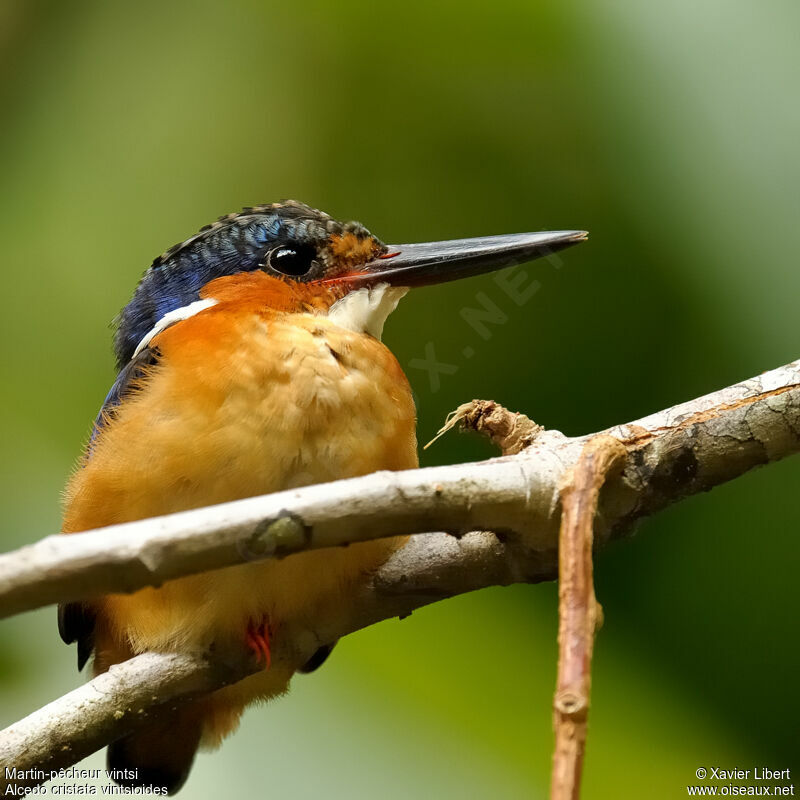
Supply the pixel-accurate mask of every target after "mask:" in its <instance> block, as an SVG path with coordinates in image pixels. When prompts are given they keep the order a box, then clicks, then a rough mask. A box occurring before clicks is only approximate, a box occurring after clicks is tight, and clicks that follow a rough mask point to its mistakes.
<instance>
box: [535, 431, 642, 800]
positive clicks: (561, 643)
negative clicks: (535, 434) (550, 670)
mask: <svg viewBox="0 0 800 800" xmlns="http://www.w3.org/2000/svg"><path fill="white" fill-rule="evenodd" d="M626 455H627V450H626V448H625V446H624V445H623V444H622V443H621V442H620V441H619V440H618V439H615V438H614V437H612V436H608V435H604V434H600V435H598V436H595V437H593V438H591V439H589V441H588V442H587V443H586V445H585V446H584V448H583V450H582V451H581V454H580V456H579V457H578V460H577V462H576V464H575V466H574V468H573V469H572V470H571V471H570V472H569V473H568V474H567V477H566V480H565V483H564V485H563V487H562V489H561V530H560V534H559V558H558V560H559V567H558V576H559V585H558V615H559V623H558V677H557V679H556V691H555V697H554V700H553V725H554V727H555V739H556V741H555V749H554V751H553V772H552V780H551V785H550V797H551V800H577V798H578V797H580V784H581V772H582V769H583V753H584V749H585V744H586V722H587V718H588V714H589V693H590V688H591V667H592V652H593V650H594V635H595V631H596V629H597V628H598V627H599V622H600V619H601V614H602V612H601V611H600V606H599V605H598V603H597V599H596V598H595V594H594V583H593V574H592V573H593V569H592V544H593V540H594V535H593V531H594V519H595V514H596V512H597V501H598V498H599V495H600V488H601V487H602V485H603V483H604V482H605V480H606V476H607V475H608V474H609V472H610V471H611V470H613V469H615V468H617V467H620V466H621V465H622V464H623V463H624V462H625V458H626Z"/></svg>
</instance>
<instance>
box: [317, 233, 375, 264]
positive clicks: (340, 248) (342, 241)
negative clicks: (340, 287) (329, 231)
mask: <svg viewBox="0 0 800 800" xmlns="http://www.w3.org/2000/svg"><path fill="white" fill-rule="evenodd" d="M328 249H329V251H330V254H331V256H333V259H334V261H335V262H336V263H337V265H339V266H341V267H344V268H352V267H354V266H356V265H358V264H364V263H366V262H367V261H371V260H372V259H373V258H377V257H378V256H379V255H380V254H381V253H382V252H383V246H382V245H381V244H380V243H379V242H377V241H376V240H375V239H373V238H372V237H371V236H367V237H359V236H356V235H355V234H354V233H344V234H338V233H337V234H334V235H333V236H331V238H330V239H329V240H328Z"/></svg>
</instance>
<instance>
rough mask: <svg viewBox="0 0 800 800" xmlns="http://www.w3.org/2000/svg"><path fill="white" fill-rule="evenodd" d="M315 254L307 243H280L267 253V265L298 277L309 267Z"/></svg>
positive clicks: (283, 273)
mask: <svg viewBox="0 0 800 800" xmlns="http://www.w3.org/2000/svg"><path fill="white" fill-rule="evenodd" d="M316 255H317V252H316V250H315V249H314V248H313V247H311V246H310V245H307V244H288V245H282V246H281V247H276V248H275V249H274V250H270V252H269V253H268V254H267V266H269V267H271V268H272V269H274V270H275V272H280V273H281V274H282V275H290V276H292V277H294V278H299V277H300V276H301V275H305V274H306V273H307V272H308V271H309V270H310V269H311V266H312V264H313V262H314V258H315V257H316Z"/></svg>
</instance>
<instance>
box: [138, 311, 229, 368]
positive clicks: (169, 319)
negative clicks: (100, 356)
mask: <svg viewBox="0 0 800 800" xmlns="http://www.w3.org/2000/svg"><path fill="white" fill-rule="evenodd" d="M216 304H217V301H216V300H214V298H213V297H208V298H206V299H205V300H195V302H194V303H189V305H188V306H182V307H181V308H176V309H174V310H173V311H168V312H167V313H166V314H164V316H163V317H161V319H160V320H159V321H158V322H157V323H156V324H155V327H154V328H153V330H151V331H150V333H148V334H147V335H145V336H144V338H143V339H142V341H141V342H139V344H138V345H137V346H136V350H134V351H133V355H132V356H131V358H136V356H138V355H139V353H141V352H142V350H144V349H145V347H147V345H149V344H150V342H151V341H153V339H155V337H156V336H158V334H159V333H161V331H163V330H166V329H167V328H169V326H170V325H174V324H175V323H176V322H180V321H181V320H184V319H189V317H193V316H194V315H195V314H199V313H200V312H201V311H205V310H206V309H207V308H211V306H215V305H216Z"/></svg>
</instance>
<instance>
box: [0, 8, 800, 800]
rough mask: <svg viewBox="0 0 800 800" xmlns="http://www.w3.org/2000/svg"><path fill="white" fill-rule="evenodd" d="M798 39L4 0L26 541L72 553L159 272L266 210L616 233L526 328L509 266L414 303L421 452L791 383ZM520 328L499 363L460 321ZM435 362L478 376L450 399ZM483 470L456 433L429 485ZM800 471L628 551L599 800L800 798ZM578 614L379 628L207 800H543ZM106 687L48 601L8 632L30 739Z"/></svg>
mask: <svg viewBox="0 0 800 800" xmlns="http://www.w3.org/2000/svg"><path fill="white" fill-rule="evenodd" d="M798 24H800V9H799V8H798V5H797V4H796V3H791V2H777V0H776V2H770V3H760V4H759V3H756V2H754V0H751V1H750V2H740V1H738V0H727V1H726V2H723V0H699V2H698V0H695V1H694V2H689V0H678V1H677V2H675V3H669V4H666V3H663V4H662V3H641V2H639V3H637V2H633V0H627V2H625V1H624V0H598V1H597V2H592V0H582V1H579V0H571V1H569V2H565V3H556V2H534V3H530V2H529V3H524V2H521V0H514V1H513V2H512V1H511V0H500V1H499V2H496V3H493V4H486V3H470V2H460V3H455V2H443V3H439V4H433V3H418V2H413V1H412V2H406V3H403V4H399V5H397V6H391V5H385V6H377V5H376V4H374V3H367V2H356V0H352V1H349V0H338V2H334V3H321V2H308V3H304V4H298V3H266V2H255V0H250V1H249V2H248V0H236V1H235V2H229V3H225V4H221V3H211V2H204V1H202V0H199V1H196V2H194V3H190V2H186V1H185V0H175V1H174V2H171V3H164V2H153V0H142V2H139V3H136V4H133V3H121V2H100V1H99V0H94V1H93V2H89V1H88V0H86V1H84V2H77V1H76V2H72V3H56V2H35V1H34V0H0V113H1V114H2V125H0V186H2V192H0V242H1V243H2V246H1V250H0V252H2V259H3V264H4V266H3V275H4V284H3V288H4V292H3V301H4V303H3V314H2V315H1V316H0V343H1V344H0V348H2V351H1V352H2V364H3V376H4V377H3V381H2V383H1V384H0V413H1V414H2V431H3V436H2V446H3V453H2V457H0V470H2V475H0V478H2V480H0V493H2V498H1V499H0V508H2V522H0V537H2V538H1V539H0V546H2V549H11V548H13V547H16V546H19V545H21V544H23V543H25V542H29V541H32V540H34V539H36V538H38V537H40V536H42V535H44V534H46V533H48V532H51V531H54V530H56V529H57V528H58V522H59V514H58V497H59V491H60V489H61V487H62V485H63V483H64V480H65V478H66V476H67V474H68V473H69V470H70V468H71V465H72V463H73V461H74V459H75V457H76V456H77V454H78V451H79V448H80V444H81V442H82V440H83V439H84V437H85V436H86V434H87V431H88V428H89V425H90V421H91V419H92V417H93V415H94V413H95V411H96V409H97V407H98V406H99V404H100V402H101V400H102V398H103V396H104V395H105V392H106V390H107V388H108V385H109V383H110V381H111V380H112V374H113V373H112V358H111V354H110V333H109V330H108V328H107V325H108V322H109V320H110V319H111V318H112V317H113V316H114V314H115V313H116V311H117V310H118V309H119V308H120V307H121V306H122V305H123V304H124V302H125V301H126V299H127V297H128V296H129V294H130V292H131V290H132V288H133V286H134V284H135V282H136V280H137V279H138V277H139V275H140V274H141V272H142V271H143V270H144V268H145V267H146V266H147V265H148V264H149V263H150V261H151V260H152V258H153V257H154V256H155V255H157V254H158V253H160V252H161V251H162V250H164V249H166V247H168V246H169V245H171V244H173V243H174V242H176V241H179V240H180V239H182V238H184V237H186V236H187V235H189V234H191V233H193V232H194V231H195V230H196V229H197V228H198V227H199V226H200V225H202V224H204V223H206V222H208V221H210V220H212V219H213V218H215V217H216V216H218V215H220V214H222V213H226V212H228V211H232V210H235V209H237V208H239V207H241V206H244V205H250V204H255V203H261V202H270V201H273V200H276V199H278V198H281V197H295V198H297V199H300V200H303V201H305V202H308V203H310V204H312V205H315V206H318V207H320V208H324V209H325V210H327V211H329V212H330V213H332V214H334V215H336V216H339V217H344V218H355V219H360V220H361V221H363V222H364V223H365V224H367V225H368V226H369V227H370V228H371V229H372V230H373V231H375V232H376V233H377V234H378V235H379V236H381V237H382V238H384V239H385V240H387V241H413V240H425V239H434V238H453V237H458V236H469V235H479V234H487V233H502V232H513V231H524V230H537V229H546V228H586V229H588V230H589V231H591V233H592V238H591V240H590V242H589V243H588V244H584V245H581V246H580V247H578V248H575V249H574V250H570V251H568V252H566V253H563V254H561V258H560V260H559V263H553V262H546V261H542V262H537V263H535V264H533V265H531V266H529V267H526V268H525V274H526V276H527V277H526V278H525V280H526V282H527V283H526V285H529V284H530V282H531V281H534V280H536V281H538V282H539V284H540V286H539V289H538V291H537V292H536V293H535V294H534V295H533V296H532V298H531V299H530V300H529V301H528V302H526V303H524V304H522V305H521V306H518V305H516V304H515V303H513V302H512V301H511V300H510V299H509V297H508V296H507V295H505V294H504V293H503V291H502V288H501V287H500V286H499V285H498V283H497V281H496V280H495V278H494V277H492V276H486V277H483V278H476V279H472V280H470V281H465V282H463V283H461V284H450V285H446V286H441V287H436V288H431V289H426V290H420V291H418V292H415V293H413V294H412V296H410V297H408V298H407V299H406V300H404V301H403V303H402V304H401V307H400V309H399V311H398V312H397V313H396V314H395V315H394V317H393V318H392V319H391V320H390V321H389V323H388V325H387V328H386V332H385V336H384V339H385V341H386V342H387V344H388V345H389V346H390V347H391V348H392V349H393V350H394V351H395V353H396V354H397V355H398V357H399V359H400V361H401V363H402V364H403V365H404V366H405V367H406V368H407V371H408V374H409V378H410V379H411V381H412V385H413V387H414V391H415V395H416V399H417V404H418V411H419V417H420V423H419V431H420V440H421V441H423V442H424V441H427V440H428V439H429V438H430V437H431V436H432V434H433V433H434V432H435V431H436V429H437V428H438V426H439V425H440V424H441V421H442V420H443V418H444V416H445V415H446V414H447V412H448V411H450V410H452V409H453V408H455V407H456V406H457V405H459V404H460V403H461V402H463V401H465V400H468V399H471V398H473V397H491V398H494V399H496V400H498V401H500V402H502V403H504V404H505V405H506V406H508V407H509V408H512V409H517V410H522V411H525V412H526V413H528V414H530V415H531V416H533V417H534V418H535V419H536V420H537V421H538V422H540V423H542V424H545V425H547V426H548V427H555V428H559V429H561V430H563V431H565V432H566V433H583V432H588V431H591V430H597V429H600V428H603V427H605V426H608V425H611V424H614V423H617V422H622V421H625V420H628V419H633V418H635V417H637V416H641V415H644V414H646V413H649V412H651V411H654V410H657V409H659V408H661V407H664V406H667V405H671V404H673V403H675V402H678V401H681V400H685V399H688V398H690V397H693V396H696V395H698V394H701V393H704V392H707V391H712V390H714V389H716V388H719V387H721V386H723V385H726V384H729V383H732V382H734V381H736V380H739V379H742V378H745V377H749V376H750V375H753V374H756V373H758V372H760V371H762V370H765V369H768V368H771V367H773V366H777V365H779V364H782V363H785V362H787V361H790V360H792V359H793V358H796V357H797V356H798V338H800V337H798V334H797V328H796V324H797V313H796V310H795V306H796V302H797V297H798V295H799V294H800V272H798V270H797V259H796V256H795V251H796V244H795V242H794V241H793V237H792V235H791V234H792V232H793V230H794V229H795V227H796V224H797V220H798V211H800V192H798V186H800V166H798V165H799V164H800V160H799V159H798V157H797V149H798V145H797V143H798V141H800V105H799V104H798V102H797V86H798V81H800V51H799V50H798V48H797V45H796V37H797V30H798ZM487 300H488V301H490V302H493V303H495V304H496V305H497V306H498V307H499V308H500V309H501V310H502V312H503V314H504V315H505V316H507V317H508V320H507V322H506V323H505V324H501V325H495V326H490V333H489V338H488V340H484V339H483V338H482V337H481V336H480V335H479V334H478V332H477V331H476V330H474V329H473V328H471V327H470V326H469V325H467V323H466V322H465V321H464V319H463V318H462V316H461V315H460V313H459V312H460V310H461V309H462V308H464V307H472V308H476V307H479V306H480V304H481V303H485V302H486V301H487ZM429 343H432V344H433V347H434V349H435V352H436V355H437V358H438V360H440V361H443V362H446V363H449V364H452V365H454V366H456V367H457V371H456V372H455V374H453V375H445V376H443V377H442V380H441V386H440V387H438V389H436V390H435V391H434V390H432V387H431V385H430V383H429V380H428V376H427V374H426V373H425V372H424V371H422V370H419V369H414V368H413V367H411V366H410V364H411V362H412V361H413V359H419V358H422V357H423V356H424V353H425V349H426V346H428V344H429ZM467 347H468V348H471V352H472V354H471V355H470V356H466V355H465V354H464V350H465V348H467ZM488 453H489V451H488V449H487V448H486V446H485V445H484V444H483V443H482V442H480V441H478V440H475V439H470V438H469V437H463V436H461V437H460V436H457V435H455V434H450V435H448V436H447V437H445V438H444V439H442V440H440V441H439V442H438V443H437V444H436V445H435V446H434V447H433V448H432V449H431V450H428V451H426V452H425V453H424V454H423V455H422V460H423V463H424V464H434V463H455V462H458V461H464V460H471V459H475V458H480V457H483V456H485V455H488ZM798 479H800V461H788V462H786V463H782V464H778V465H772V466H770V467H768V468H766V469H763V470H760V471H758V472H755V473H753V474H751V475H748V476H746V477H744V478H742V479H740V480H738V481H737V482H735V484H733V485H730V486H725V487H722V488H720V489H717V490H715V491H714V492H713V493H712V494H710V495H704V496H702V497H696V498H693V499H691V500H689V501H687V502H685V503H683V504H681V505H680V506H679V507H676V508H674V509H671V510H669V511H667V512H665V513H663V514H662V515H660V516H659V517H658V518H656V519H653V520H649V521H646V522H644V523H642V524H641V525H640V526H639V528H638V531H637V535H636V536H635V537H633V538H631V539H629V540H626V541H624V542H621V543H617V544H615V545H614V546H612V547H610V548H609V549H608V550H607V551H606V552H604V553H602V554H601V556H600V557H599V558H598V563H597V575H596V581H597V593H598V596H599V599H600V600H601V602H602V603H603V605H604V608H605V615H606V623H605V627H604V628H603V630H602V632H601V634H600V637H599V640H598V644H597V650H596V663H595V672H594V687H593V707H592V714H591V726H590V740H589V747H588V752H587V762H586V773H585V793H584V796H585V797H586V798H587V799H588V800H591V799H592V798H640V797H652V798H673V797H683V796H685V792H686V789H685V787H686V785H687V784H691V783H696V780H695V778H694V777H693V776H694V772H695V770H696V769H697V768H698V767H701V766H706V767H709V766H711V765H715V766H724V767H737V766H738V767H742V768H752V767H753V766H754V765H766V766H769V767H772V768H777V769H782V768H786V767H789V768H791V769H793V770H795V777H796V776H797V774H798V772H797V770H798V769H800V759H798V752H800V747H798V743H800V723H798V719H800V692H798V688H797V673H798V665H800V637H798V623H797V617H798V607H799V606H800V603H799V602H798V588H797V577H796V576H797V572H798V563H799V562H800V539H798V537H797V535H796V532H797V527H798V522H800V515H799V514H798V510H797V504H796V503H795V502H793V500H792V498H793V497H794V491H795V490H796V489H795V487H796V486H797V485H798ZM555 603H556V592H555V587H554V586H553V585H546V586H536V587H514V588H513V589H504V590H499V589H498V590H492V591H486V592H481V593H478V594H476V595H473V596H468V597H463V598H458V599H455V600H451V601H448V602H446V603H441V604H438V605H437V606H435V607H433V608H428V609H426V610H423V611H420V612H418V613H416V614H414V615H413V616H412V617H411V618H410V619H408V620H406V621H403V622H396V621H395V622H388V623H385V624H383V625H380V626H376V627H374V628H372V629H370V630H367V631H364V632H362V633H361V634H358V635H356V636H352V637H349V639H348V640H347V641H345V642H343V643H342V644H341V645H340V647H339V648H337V651H336V653H335V655H334V656H333V657H332V659H331V661H330V663H329V664H328V665H326V667H325V668H324V669H323V670H321V671H320V672H319V673H318V674H315V675H313V676H310V677H308V678H301V679H298V680H297V681H296V682H295V686H294V689H293V691H292V693H291V695H290V696H288V697H287V698H284V699H281V700H279V701H277V702H274V703H272V704H270V705H269V706H268V707H265V708H259V709H253V710H251V711H249V712H248V714H247V715H246V718H245V722H244V724H243V726H242V730H241V731H240V732H239V733H238V734H237V735H236V736H235V737H233V738H232V739H230V740H228V741H227V742H226V743H225V745H224V746H223V748H222V750H221V751H219V752H217V753H215V754H213V755H204V756H201V757H200V759H199V760H198V763H197V764H196V767H195V771H194V774H193V775H192V778H191V779H190V782H189V784H188V785H187V787H186V788H185V789H184V791H183V795H182V796H184V797H186V798H198V799H202V798H212V797H218V796H220V795H221V794H224V793H228V792H232V793H233V795H234V796H237V795H238V796H250V795H252V796H269V795H275V796H282V797H291V798H295V797H296V798H306V797H308V798H311V797H317V796H319V795H322V794H324V795H326V796H328V797H335V798H371V797H377V796H380V797H389V798H407V797H436V798H447V797H481V798H483V797H486V798H527V797H544V796H546V793H547V780H548V773H549V765H550V751H551V745H552V734H551V721H550V702H551V692H552V687H553V682H554V678H555V658H556V647H555V633H556V607H555ZM78 680H79V678H78V676H77V675H76V674H75V673H74V653H73V652H72V651H71V650H68V649H67V648H66V647H64V646H63V645H62V644H61V642H60V641H59V640H58V637H57V635H56V631H55V620H54V612H53V609H44V610H42V611H39V612H35V613H30V614H26V615H23V616H21V617H18V618H15V619H12V620H8V621H5V622H3V624H2V626H0V708H2V718H0V724H7V723H10V722H11V721H12V720H13V719H15V718H16V717H18V716H21V715H23V714H25V713H27V712H28V711H30V710H32V709H33V708H34V707H37V706H39V705H41V704H43V703H44V702H46V701H47V700H50V699H52V698H53V697H55V696H57V695H58V694H60V693H63V692H65V691H67V690H69V689H70V688H72V687H74V686H75V685H76V684H77V682H78ZM88 763H93V764H95V765H99V764H101V763H102V762H101V758H100V757H99V756H95V757H94V758H93V760H92V761H91V762H88Z"/></svg>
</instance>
